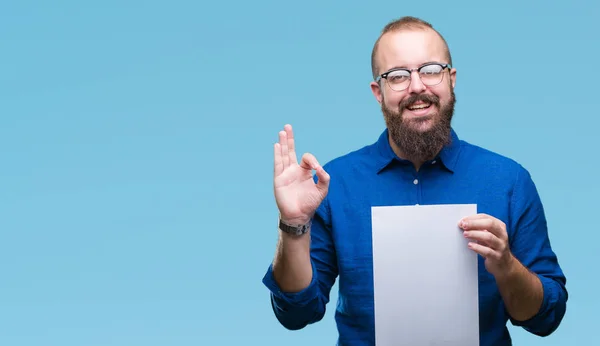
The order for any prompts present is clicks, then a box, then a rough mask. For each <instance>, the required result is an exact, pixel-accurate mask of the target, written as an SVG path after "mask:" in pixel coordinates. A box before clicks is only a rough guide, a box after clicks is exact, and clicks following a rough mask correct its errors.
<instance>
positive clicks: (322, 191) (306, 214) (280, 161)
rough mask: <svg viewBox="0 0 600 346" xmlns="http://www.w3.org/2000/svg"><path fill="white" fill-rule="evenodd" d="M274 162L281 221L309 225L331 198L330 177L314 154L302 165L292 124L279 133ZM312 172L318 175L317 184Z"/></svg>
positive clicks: (306, 157)
mask: <svg viewBox="0 0 600 346" xmlns="http://www.w3.org/2000/svg"><path fill="white" fill-rule="evenodd" d="M274 159H275V160H274V161H275V167H274V179H273V185H274V190H275V201H276V203H277V207H278V208H279V213H280V215H281V219H282V220H283V221H284V222H286V223H288V224H305V223H307V222H308V221H309V220H310V219H311V218H312V216H313V215H314V213H315V211H316V210H317V208H318V207H319V205H320V204H321V202H322V201H323V199H324V198H325V196H326V195H327V191H328V189H329V174H327V172H325V170H324V169H323V167H321V165H320V164H319V162H318V161H317V159H316V158H315V157H314V156H313V155H312V154H309V153H307V154H304V155H303V156H302V160H301V161H300V163H298V161H297V158H296V149H295V147H294V134H293V131H292V126H291V125H285V126H284V130H283V131H280V132H279V142H278V143H275V145H274ZM312 170H315V171H316V174H317V178H318V182H317V183H316V184H315V182H314V180H313V176H312Z"/></svg>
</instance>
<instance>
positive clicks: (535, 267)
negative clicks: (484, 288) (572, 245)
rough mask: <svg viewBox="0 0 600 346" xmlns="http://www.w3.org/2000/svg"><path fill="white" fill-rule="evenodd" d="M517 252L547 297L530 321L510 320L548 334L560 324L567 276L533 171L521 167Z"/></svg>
mask: <svg viewBox="0 0 600 346" xmlns="http://www.w3.org/2000/svg"><path fill="white" fill-rule="evenodd" d="M510 227H511V228H512V232H510V233H509V234H511V233H512V237H511V239H510V246H511V251H512V252H513V255H514V256H515V257H516V258H517V259H518V260H519V261H520V262H521V263H522V264H523V265H524V266H525V267H527V268H528V269H529V270H530V271H531V272H532V273H534V274H535V275H537V276H538V277H539V279H540V281H541V283H542V287H543V290H544V298H543V302H542V305H541V308H540V310H539V311H538V313H537V314H536V315H535V316H533V317H532V318H531V319H529V320H526V321H517V320H514V319H512V318H511V319H510V321H511V323H512V324H513V325H515V326H520V327H523V328H524V329H525V330H527V331H528V332H530V333H532V334H535V335H539V336H548V335H550V334H551V333H553V332H554V331H555V330H556V329H557V328H558V326H559V325H560V323H561V321H562V319H563V317H564V315H565V312H566V304H567V298H568V293H567V289H566V281H567V280H566V277H565V275H564V274H563V271H562V269H561V267H560V265H559V263H558V259H557V256H556V254H555V253H554V251H553V250H552V247H551V245H550V239H549V236H548V226H547V221H546V217H545V213H544V208H543V206H542V202H541V199H540V196H539V194H538V191H537V189H536V186H535V184H534V182H533V180H532V179H531V175H530V173H529V172H528V171H527V170H525V169H524V168H522V167H521V170H520V171H519V173H518V176H517V181H516V185H515V189H514V191H513V196H512V203H511V221H510Z"/></svg>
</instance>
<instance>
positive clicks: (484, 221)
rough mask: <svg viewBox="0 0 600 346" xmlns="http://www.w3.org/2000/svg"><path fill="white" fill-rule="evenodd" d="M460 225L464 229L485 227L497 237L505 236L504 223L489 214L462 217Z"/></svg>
mask: <svg viewBox="0 0 600 346" xmlns="http://www.w3.org/2000/svg"><path fill="white" fill-rule="evenodd" d="M460 227H461V228H462V229H463V230H465V231H468V230H481V229H485V230H487V231H489V232H491V233H493V234H494V235H496V236H497V237H499V238H502V239H504V238H505V237H506V235H505V233H506V232H505V231H504V224H503V223H502V222H501V221H500V220H498V219H495V218H493V217H491V216H484V217H481V216H480V217H477V218H467V219H463V220H462V221H461V223H460Z"/></svg>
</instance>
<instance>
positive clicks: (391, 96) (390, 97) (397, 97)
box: [382, 93, 403, 109]
mask: <svg viewBox="0 0 600 346" xmlns="http://www.w3.org/2000/svg"><path fill="white" fill-rule="evenodd" d="M382 97H383V100H382V101H383V104H384V105H385V106H386V107H387V108H390V109H398V105H399V104H400V102H402V99H403V96H402V94H400V93H386V94H385V95H382Z"/></svg>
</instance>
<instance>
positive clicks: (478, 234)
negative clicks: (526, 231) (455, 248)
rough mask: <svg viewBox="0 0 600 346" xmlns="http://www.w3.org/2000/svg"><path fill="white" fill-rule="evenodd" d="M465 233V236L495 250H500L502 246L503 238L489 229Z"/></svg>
mask: <svg viewBox="0 0 600 346" xmlns="http://www.w3.org/2000/svg"><path fill="white" fill-rule="evenodd" d="M463 234H464V236H465V238H467V239H469V240H473V241H476V242H477V243H479V244H482V245H485V246H487V247H489V248H492V249H494V250H500V249H501V248H502V240H500V239H499V238H498V237H496V236H495V235H494V234H493V233H490V232H488V231H485V230H478V231H465V232H464V233H463Z"/></svg>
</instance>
